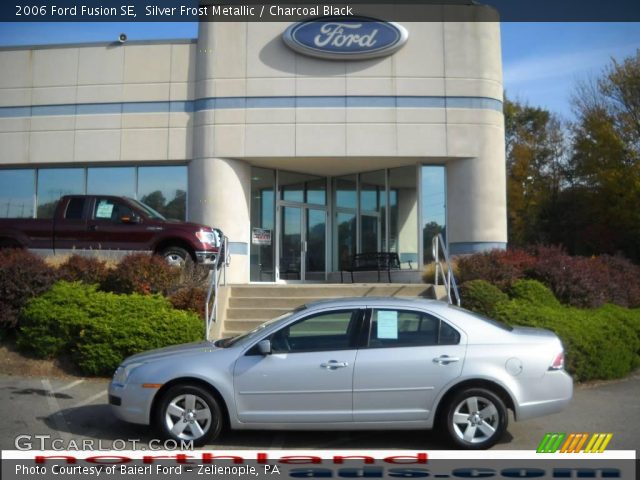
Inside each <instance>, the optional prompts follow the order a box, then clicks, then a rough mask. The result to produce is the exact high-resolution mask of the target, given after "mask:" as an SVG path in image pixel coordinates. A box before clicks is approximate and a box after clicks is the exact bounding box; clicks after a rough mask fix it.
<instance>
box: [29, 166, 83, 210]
mask: <svg viewBox="0 0 640 480" xmlns="http://www.w3.org/2000/svg"><path fill="white" fill-rule="evenodd" d="M84 173H85V169H84V168H42V169H39V170H38V209H37V217H38V218H53V214H54V212H55V209H56V204H57V203H58V200H59V199H60V197H62V196H63V195H78V194H84Z"/></svg>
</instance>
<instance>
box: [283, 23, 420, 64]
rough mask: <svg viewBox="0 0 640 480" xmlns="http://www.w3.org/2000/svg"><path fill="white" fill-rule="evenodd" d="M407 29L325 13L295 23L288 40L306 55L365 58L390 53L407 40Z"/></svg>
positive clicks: (343, 58) (287, 35) (290, 29)
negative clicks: (329, 15) (320, 16)
mask: <svg viewBox="0 0 640 480" xmlns="http://www.w3.org/2000/svg"><path fill="white" fill-rule="evenodd" d="M408 36H409V34H408V32H407V30H406V29H405V28H404V27H402V26H401V25H398V24H396V23H392V22H383V21H380V20H375V19H371V18H364V17H363V18H354V17H349V18H337V17H324V18H321V19H316V20H312V21H308V22H299V23H295V24H293V25H291V26H290V27H289V28H288V29H287V30H286V31H285V32H284V34H283V38H284V41H285V43H286V44H287V45H288V46H289V47H290V48H292V49H293V50H295V51H297V52H299V53H302V54H304V55H310V56H313V57H320V58H325V59H337V60H345V59H355V60H359V59H365V58H374V57H382V56H385V55H390V54H392V53H393V52H395V51H397V50H398V49H399V48H400V47H402V45H404V44H405V42H406V41H407V38H408Z"/></svg>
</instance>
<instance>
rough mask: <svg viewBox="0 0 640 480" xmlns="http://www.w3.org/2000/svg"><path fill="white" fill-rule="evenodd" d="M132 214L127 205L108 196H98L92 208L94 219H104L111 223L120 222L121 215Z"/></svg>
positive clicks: (129, 215)
mask: <svg viewBox="0 0 640 480" xmlns="http://www.w3.org/2000/svg"><path fill="white" fill-rule="evenodd" d="M132 215H133V210H132V209H131V208H130V207H129V206H127V205H125V204H124V203H120V202H116V201H113V200H111V199H108V198H98V199H97V200H96V204H95V207H94V210H93V218H94V219H95V220H106V221H111V222H113V223H121V222H122V220H121V219H122V217H131V216H132Z"/></svg>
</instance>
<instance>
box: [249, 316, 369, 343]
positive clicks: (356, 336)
mask: <svg viewBox="0 0 640 480" xmlns="http://www.w3.org/2000/svg"><path fill="white" fill-rule="evenodd" d="M366 310H367V309H366V308H364V307H351V308H348V307H341V308H333V309H328V310H321V311H314V312H309V314H308V315H305V316H304V317H302V318H298V319H296V320H295V321H293V322H291V323H288V324H286V325H283V326H281V327H280V328H278V329H277V330H276V331H274V332H271V333H269V335H267V336H266V337H262V338H261V339H260V340H258V341H257V342H256V343H255V344H254V345H253V346H252V347H251V348H249V350H247V352H246V353H245V355H262V354H261V353H260V351H259V349H258V344H259V343H260V342H261V341H262V340H269V341H271V343H272V348H273V337H274V336H275V335H277V334H278V333H280V332H281V331H283V330H284V329H288V328H291V327H292V326H294V325H297V324H299V323H302V322H304V321H307V320H310V319H312V318H315V317H319V316H321V315H330V314H332V313H341V312H351V320H350V321H349V323H350V325H349V328H351V329H352V331H351V332H348V335H349V336H348V345H347V346H346V347H342V348H329V349H327V348H324V347H323V348H317V349H316V348H310V349H301V350H288V351H282V352H281V351H275V350H273V351H272V354H287V355H289V354H297V353H318V352H335V351H343V350H357V349H359V348H361V346H362V339H363V335H362V334H363V331H364V330H365V317H366ZM351 324H353V327H352V326H351Z"/></svg>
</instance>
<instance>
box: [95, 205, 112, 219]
mask: <svg viewBox="0 0 640 480" xmlns="http://www.w3.org/2000/svg"><path fill="white" fill-rule="evenodd" d="M113 206H114V205H113V203H109V202H108V201H107V200H100V203H98V208H96V218H108V219H111V214H112V213H113Z"/></svg>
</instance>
